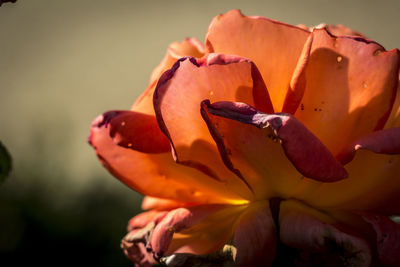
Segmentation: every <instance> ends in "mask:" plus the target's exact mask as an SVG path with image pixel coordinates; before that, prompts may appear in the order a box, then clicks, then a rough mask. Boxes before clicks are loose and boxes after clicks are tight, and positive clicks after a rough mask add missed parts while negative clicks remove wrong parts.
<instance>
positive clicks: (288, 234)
mask: <svg viewBox="0 0 400 267" xmlns="http://www.w3.org/2000/svg"><path fill="white" fill-rule="evenodd" d="M279 229H280V231H279V236H280V240H281V242H282V243H283V244H285V245H287V246H289V247H292V248H296V249H299V250H300V251H302V253H310V254H312V255H314V257H315V256H316V255H321V256H322V257H323V259H324V260H325V261H326V262H327V261H328V260H329V261H330V262H336V261H338V262H336V264H337V265H341V264H344V263H347V264H348V265H350V266H370V265H371V260H372V251H371V247H370V245H369V242H368V241H367V240H365V239H364V238H361V237H359V236H358V234H357V233H356V232H353V231H352V229H348V228H347V227H345V226H344V225H340V224H339V225H338V222H337V221H336V220H335V219H334V218H332V217H330V216H329V215H327V214H326V213H325V212H324V213H323V212H319V211H317V210H314V209H312V208H309V207H308V206H306V205H304V204H300V202H297V201H283V202H282V203H281V206H280V213H279Z"/></svg>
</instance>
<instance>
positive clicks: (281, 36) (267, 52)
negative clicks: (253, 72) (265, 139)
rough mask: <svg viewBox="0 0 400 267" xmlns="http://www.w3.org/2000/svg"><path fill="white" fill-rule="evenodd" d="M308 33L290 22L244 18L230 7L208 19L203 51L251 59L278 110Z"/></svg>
mask: <svg viewBox="0 0 400 267" xmlns="http://www.w3.org/2000/svg"><path fill="white" fill-rule="evenodd" d="M308 35H309V32H308V31H304V30H302V29H300V28H298V27H295V26H292V25H288V24H285V23H282V22H278V21H274V20H270V19H267V18H262V17H246V16H243V15H242V14H241V13H240V11H239V10H232V11H229V12H228V13H226V14H225V15H219V16H217V17H215V18H214V20H213V21H212V22H211V25H210V27H209V29H208V33H207V37H206V51H207V52H217V53H225V54H233V55H239V56H242V57H246V58H249V59H251V60H252V61H254V63H255V64H256V65H257V67H258V68H259V70H260V72H261V74H262V77H263V79H264V81H265V84H266V85H267V86H268V91H269V93H270V96H271V99H272V103H273V105H274V109H275V110H277V111H280V110H281V109H282V105H283V101H284V99H285V96H286V92H287V90H288V88H289V83H290V81H291V78H292V75H293V71H294V69H295V67H296V65H297V61H298V58H299V57H300V54H301V51H302V49H303V46H304V43H305V42H306V39H307V37H308ZM227 100H229V99H227Z"/></svg>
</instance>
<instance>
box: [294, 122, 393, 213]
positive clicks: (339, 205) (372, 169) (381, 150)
mask: <svg viewBox="0 0 400 267" xmlns="http://www.w3.org/2000/svg"><path fill="white" fill-rule="evenodd" d="M353 158H354V159H353ZM350 160H352V161H351V162H350V163H349V164H347V165H346V169H347V171H348V173H349V178H348V179H346V180H343V181H339V182H337V183H334V184H319V185H317V184H314V185H312V184H309V185H308V187H307V186H306V187H305V188H308V189H307V190H304V191H302V193H301V194H300V195H297V196H296V197H297V198H299V199H302V200H303V201H306V202H307V203H309V204H310V205H313V206H315V207H321V208H327V207H335V208H336V209H345V210H369V211H373V212H375V213H379V214H388V215H397V214H400V194H399V192H400V176H399V173H400V127H397V128H390V129H385V130H381V131H376V132H373V133H371V134H369V135H366V136H363V137H362V138H360V139H359V140H357V141H356V142H355V143H354V144H353V145H352V146H351V151H350V152H348V153H347V156H346V162H348V161H350ZM337 192H340V194H338V193H337Z"/></svg>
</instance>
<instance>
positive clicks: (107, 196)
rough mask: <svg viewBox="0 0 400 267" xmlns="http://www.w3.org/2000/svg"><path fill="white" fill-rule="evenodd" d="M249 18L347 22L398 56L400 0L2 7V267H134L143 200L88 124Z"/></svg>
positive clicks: (129, 1) (38, 2)
mask: <svg viewBox="0 0 400 267" xmlns="http://www.w3.org/2000/svg"><path fill="white" fill-rule="evenodd" d="M234 8H239V9H241V10H242V12H243V13H244V14H246V15H262V16H266V17H269V18H273V19H276V20H281V21H284V22H288V23H291V24H300V23H303V24H307V25H310V26H312V25H316V24H319V23H320V22H325V23H329V24H338V23H341V24H345V25H347V26H349V27H351V28H353V29H355V30H358V31H360V32H362V33H364V34H365V35H366V36H368V37H369V38H371V39H373V40H375V41H377V42H379V43H381V44H382V45H383V46H385V47H386V49H392V48H395V47H400V34H399V24H398V14H399V12H400V1H396V0H393V1H373V0H370V1H369V0H353V1H348V0H347V1H344V0H343V1H330V0H307V1H306V0H303V1H288V0H279V1H278V0H276V1H266V0H264V1H251V0H247V1H238V0H219V1H215V0H202V1H196V0H191V1H189V0H179V1H175V0H170V1H163V0H151V1H133V0H114V1H106V0H85V1H78V0H69V1H51V0H47V1H46V0H35V1H28V0H18V2H17V3H15V4H10V3H6V4H3V5H2V6H1V7H0V140H1V141H2V142H3V144H4V145H5V146H6V147H7V148H8V150H9V152H10V153H11V155H12V158H13V170H12V173H11V176H10V177H9V178H8V179H7V180H6V181H5V182H4V183H3V184H2V185H0V265H1V266H20V265H23V264H24V265H25V264H32V263H39V264H40V265H41V266H48V265H51V266H67V265H69V266H81V265H88V266H131V265H132V264H131V263H130V262H129V261H128V260H127V259H125V257H124V255H123V253H122V251H121V250H120V248H119V242H120V239H121V238H122V237H123V236H124V235H125V226H126V223H127V221H128V220H129V218H130V217H132V216H134V215H135V214H136V213H138V212H139V211H140V201H141V198H142V197H141V196H140V195H139V194H137V193H135V192H134V191H133V190H131V189H129V188H127V187H126V186H124V185H123V184H121V183H120V182H118V181H117V180H116V179H114V178H113V177H112V176H111V175H110V174H108V172H107V171H106V170H105V169H104V168H103V167H102V166H101V165H100V163H99V162H98V161H97V158H96V156H95V154H94V151H93V150H92V148H91V147H90V146H89V145H88V144H87V141H86V140H87V135H88V133H89V124H90V122H91V121H92V119H93V118H94V117H96V116H97V115H98V114H100V113H103V112H104V111H107V110H111V109H128V108H129V107H130V105H131V104H132V103H133V101H134V100H135V99H136V97H137V96H138V95H139V94H140V93H141V91H142V90H144V88H145V87H146V85H147V82H148V79H149V77H150V73H151V71H152V69H153V68H154V67H155V66H156V65H157V64H158V63H159V62H160V60H161V59H162V57H163V55H164V53H165V50H166V48H167V46H168V44H169V43H171V42H173V41H181V40H183V39H184V38H185V37H197V38H198V39H199V40H201V41H204V37H205V33H206V30H207V27H208V24H209V22H210V21H211V19H212V18H213V17H214V16H216V15H217V14H219V13H224V12H226V11H228V10H230V9H234Z"/></svg>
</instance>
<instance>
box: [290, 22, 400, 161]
mask: <svg viewBox="0 0 400 267" xmlns="http://www.w3.org/2000/svg"><path fill="white" fill-rule="evenodd" d="M398 67H399V54H398V51H397V50H392V51H384V49H383V48H382V47H381V46H380V45H378V44H376V43H373V42H370V41H367V40H365V39H362V38H360V37H353V38H352V37H335V36H332V35H330V34H329V33H328V32H327V31H326V30H325V29H317V30H315V31H314V40H313V44H312V48H311V55H310V58H309V61H308V64H307V68H306V88H305V92H304V96H303V99H302V101H301V104H300V108H299V109H298V110H297V112H296V117H297V118H298V119H299V120H300V121H301V122H303V123H304V125H305V126H306V127H307V128H308V129H310V130H311V131H312V132H313V133H314V134H315V135H316V136H317V137H318V138H319V139H321V141H322V142H323V143H324V144H325V145H326V146H327V147H328V148H329V150H330V151H331V152H332V153H333V154H334V155H335V156H336V155H338V154H339V153H341V152H343V151H342V150H343V149H345V148H346V146H348V145H349V144H351V143H352V142H354V141H355V140H356V139H358V138H359V137H361V136H363V135H365V134H367V133H369V132H371V131H373V130H377V129H381V128H383V126H384V124H385V122H386V120H387V118H388V116H389V113H390V111H391V108H392V105H393V101H394V97H395V92H396V89H397V80H398ZM355 126H356V127H355Z"/></svg>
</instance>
